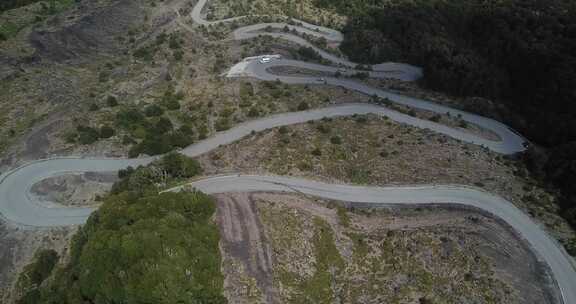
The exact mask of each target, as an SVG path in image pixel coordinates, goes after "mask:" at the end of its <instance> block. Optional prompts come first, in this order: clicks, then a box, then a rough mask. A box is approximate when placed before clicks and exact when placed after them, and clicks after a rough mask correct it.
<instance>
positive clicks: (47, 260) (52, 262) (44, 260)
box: [16, 250, 59, 304]
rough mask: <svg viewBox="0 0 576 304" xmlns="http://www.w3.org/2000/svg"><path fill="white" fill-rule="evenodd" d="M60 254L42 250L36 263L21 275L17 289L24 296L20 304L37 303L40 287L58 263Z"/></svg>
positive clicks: (35, 260)
mask: <svg viewBox="0 0 576 304" xmlns="http://www.w3.org/2000/svg"><path fill="white" fill-rule="evenodd" d="M58 258H59V257H58V253H57V252H56V251H54V250H40V251H38V252H37V253H36V257H35V258H34V262H32V264H29V265H27V266H26V267H25V268H24V270H23V271H22V272H21V273H20V276H19V278H18V282H17V284H16V285H17V289H18V291H19V292H20V293H21V294H22V296H21V298H20V300H19V301H18V304H25V303H35V302H34V300H35V299H37V298H38V296H39V288H40V285H41V284H42V283H43V282H44V280H46V278H47V277H48V276H49V275H50V273H51V272H52V270H53V269H54V266H56V263H57V262H58Z"/></svg>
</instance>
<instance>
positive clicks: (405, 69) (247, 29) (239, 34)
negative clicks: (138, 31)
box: [190, 0, 422, 79]
mask: <svg viewBox="0 0 576 304" xmlns="http://www.w3.org/2000/svg"><path fill="white" fill-rule="evenodd" d="M207 2H208V0H199V1H198V3H197V4H196V5H195V6H194V8H193V9H192V12H191V13H190V16H191V17H192V20H194V22H195V23H197V24H199V25H205V26H209V25H217V24H221V23H226V22H232V21H237V20H240V19H243V18H246V17H249V16H240V17H233V18H228V19H222V20H216V21H208V20H206V19H205V17H204V13H203V10H204V7H205V6H206V4H207ZM292 20H293V21H294V22H296V23H297V24H299V25H290V24H287V23H259V24H254V25H248V26H243V27H240V28H238V29H236V30H234V32H233V36H234V39H236V40H244V39H251V38H255V37H258V36H261V35H266V36H272V37H276V38H281V39H284V40H287V41H291V42H294V43H296V44H299V45H302V46H305V47H310V48H312V49H314V50H315V51H316V52H318V54H319V55H320V56H321V57H322V58H324V59H326V60H328V61H330V62H332V63H334V64H336V65H340V66H345V67H347V68H354V67H356V66H357V65H358V64H357V63H354V62H352V61H349V60H347V59H345V58H342V57H338V56H335V55H333V54H330V53H328V52H326V51H324V50H322V49H320V48H318V47H316V46H314V45H313V44H311V43H309V42H308V41H306V40H305V39H303V38H302V37H299V36H296V35H292V34H290V33H279V32H266V31H264V30H265V29H266V28H268V27H270V28H274V29H284V28H285V27H288V29H289V30H291V31H292V30H295V31H297V32H300V33H305V34H308V35H311V36H314V37H317V38H321V37H322V38H325V39H326V41H328V42H329V43H333V44H340V43H341V42H342V41H343V40H344V35H342V33H341V32H339V31H337V30H334V29H330V28H327V27H323V26H318V25H313V24H310V23H306V22H304V21H301V20H297V19H294V18H292ZM371 67H372V70H374V71H388V72H395V73H403V74H406V75H407V76H405V78H409V79H418V78H421V77H422V69H421V68H419V67H415V66H413V65H409V64H404V63H393V62H389V63H381V64H375V65H372V66H371Z"/></svg>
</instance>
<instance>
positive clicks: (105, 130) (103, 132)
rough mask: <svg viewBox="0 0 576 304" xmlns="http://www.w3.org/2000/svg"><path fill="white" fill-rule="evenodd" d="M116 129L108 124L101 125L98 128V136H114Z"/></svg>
mask: <svg viewBox="0 0 576 304" xmlns="http://www.w3.org/2000/svg"><path fill="white" fill-rule="evenodd" d="M115 133H116V131H115V130H114V129H112V127H110V126H102V127H101V128H100V138H110V137H112V136H114V134H115Z"/></svg>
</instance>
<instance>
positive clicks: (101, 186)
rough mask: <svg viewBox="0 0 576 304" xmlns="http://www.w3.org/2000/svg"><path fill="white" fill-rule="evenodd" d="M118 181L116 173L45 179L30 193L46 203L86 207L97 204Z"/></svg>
mask: <svg viewBox="0 0 576 304" xmlns="http://www.w3.org/2000/svg"><path fill="white" fill-rule="evenodd" d="M117 180H118V176H117V174H116V173H113V172H112V173H96V172H86V173H83V174H68V175H61V176H57V177H51V178H48V179H45V180H43V181H41V182H39V183H37V184H35V185H33V186H32V189H31V192H32V193H33V194H35V195H37V196H38V197H39V198H40V200H42V201H45V202H47V203H50V204H51V203H58V204H62V205H66V206H87V205H93V204H97V203H99V201H98V200H99V197H102V196H104V195H106V193H108V191H110V189H111V188H112V185H113V184H114V182H115V181H117Z"/></svg>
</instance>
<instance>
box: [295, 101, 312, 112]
mask: <svg viewBox="0 0 576 304" xmlns="http://www.w3.org/2000/svg"><path fill="white" fill-rule="evenodd" d="M297 109H298V111H306V110H308V109H310V105H308V103H307V102H305V101H301V102H300V103H299V104H298V108H297Z"/></svg>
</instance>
